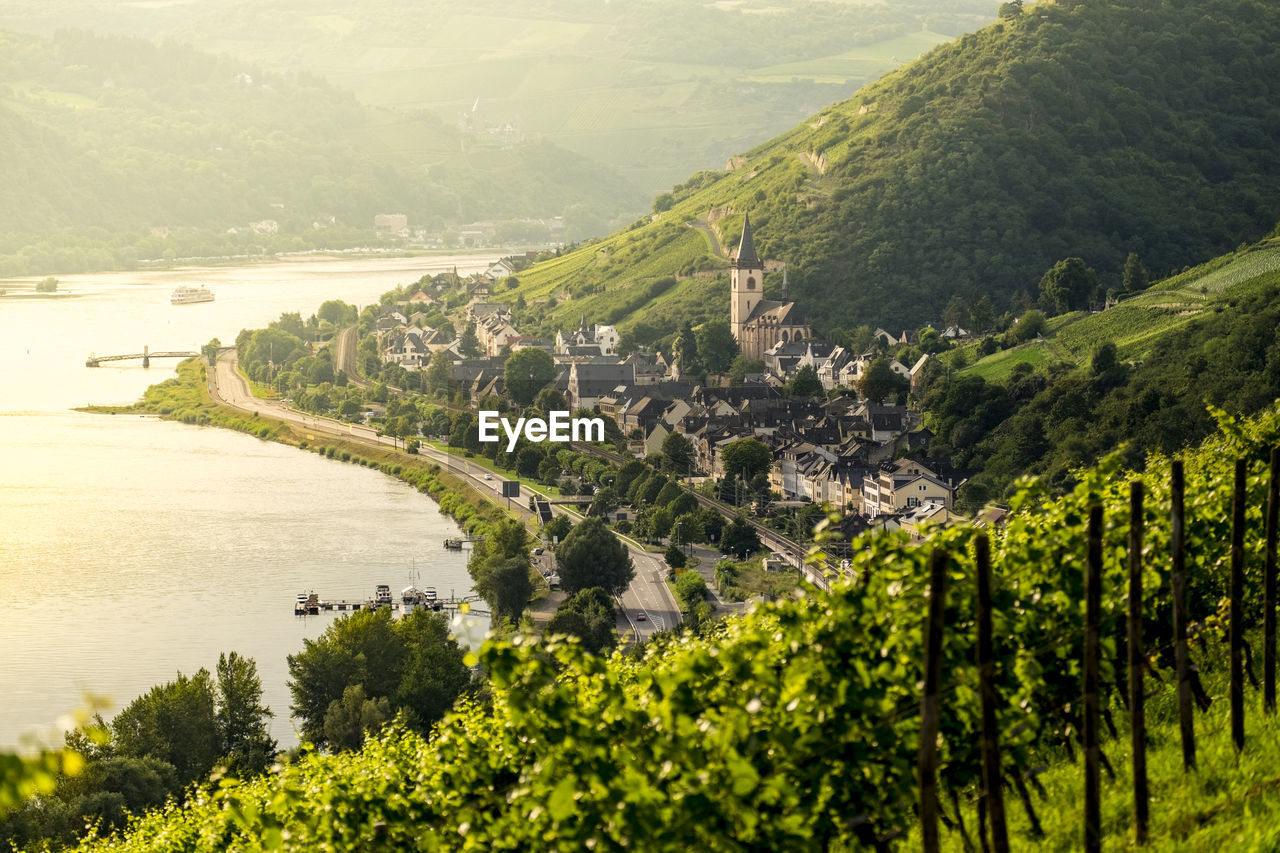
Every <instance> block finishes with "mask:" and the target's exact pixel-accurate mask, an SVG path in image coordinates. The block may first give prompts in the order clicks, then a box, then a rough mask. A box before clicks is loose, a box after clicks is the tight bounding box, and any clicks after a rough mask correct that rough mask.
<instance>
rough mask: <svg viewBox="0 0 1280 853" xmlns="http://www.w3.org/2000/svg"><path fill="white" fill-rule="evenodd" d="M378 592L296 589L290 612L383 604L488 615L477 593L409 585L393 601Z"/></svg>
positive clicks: (309, 613)
mask: <svg viewBox="0 0 1280 853" xmlns="http://www.w3.org/2000/svg"><path fill="white" fill-rule="evenodd" d="M378 593H379V594H375V596H374V597H373V598H364V599H347V598H333V599H330V598H321V597H320V596H318V595H317V594H316V593H314V592H311V593H298V598H297V600H296V601H295V602H294V605H293V614H294V615H295V616H316V615H319V614H320V613H328V612H332V611H338V612H351V611H356V610H378V609H379V608H382V607H385V608H388V609H389V610H392V611H395V612H399V613H412V612H413V611H414V610H434V611H437V612H441V613H457V612H459V611H463V610H465V611H466V612H468V613H475V614H478V615H480V616H488V615H490V613H489V611H488V610H487V609H486V608H485V601H484V599H482V598H481V597H480V596H478V595H466V596H453V595H451V596H449V597H447V598H440V597H436V596H435V595H434V592H433V591H430V589H428V592H422V591H420V590H417V589H415V588H413V587H406V588H405V589H404V590H403V591H402V592H401V593H400V600H399V601H395V600H392V598H391V597H390V596H389V595H385V594H382V590H379V591H378ZM476 602H478V603H480V605H481V606H480V607H475V606H473V605H474V603H476Z"/></svg>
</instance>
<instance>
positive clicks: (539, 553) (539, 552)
mask: <svg viewBox="0 0 1280 853" xmlns="http://www.w3.org/2000/svg"><path fill="white" fill-rule="evenodd" d="M533 556H535V557H541V556H542V549H541V548H534V549H533Z"/></svg>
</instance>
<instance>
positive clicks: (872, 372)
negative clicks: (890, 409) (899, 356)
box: [857, 358, 907, 403]
mask: <svg viewBox="0 0 1280 853" xmlns="http://www.w3.org/2000/svg"><path fill="white" fill-rule="evenodd" d="M857 384H858V393H859V394H861V395H862V397H863V399H866V400H870V401H871V402H873V403H883V402H884V401H885V400H886V399H887V398H889V397H892V396H895V395H897V394H899V393H901V392H902V391H905V390H906V387H907V380H906V379H904V378H903V377H902V376H899V375H898V374H897V373H896V372H895V371H894V369H893V368H892V367H890V366H889V360H888V359H887V358H877V359H876V360H875V361H873V362H871V364H869V365H868V366H867V369H866V370H865V371H864V372H863V374H862V377H861V378H860V379H859V380H858V383H857Z"/></svg>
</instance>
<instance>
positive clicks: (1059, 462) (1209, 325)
mask: <svg viewBox="0 0 1280 853" xmlns="http://www.w3.org/2000/svg"><path fill="white" fill-rule="evenodd" d="M1278 231H1280V229H1278ZM1278 327H1280V238H1277V237H1276V236H1274V235H1273V236H1272V237H1271V238H1269V239H1267V240H1264V241H1262V242H1260V243H1258V244H1255V245H1252V246H1243V247H1241V248H1240V249H1238V250H1237V251H1236V252H1233V253H1231V254H1227V255H1224V256H1221V257H1218V258H1215V259H1214V260H1212V261H1210V262H1208V263H1205V264H1201V265H1200V266H1197V267H1195V268H1193V269H1191V270H1188V271H1186V272H1183V273H1181V274H1179V275H1176V276H1172V277H1170V278H1168V279H1166V280H1164V281H1161V282H1158V283H1156V284H1154V285H1152V286H1151V287H1150V288H1149V289H1148V290H1146V291H1143V292H1142V293H1140V294H1138V295H1136V296H1133V297H1131V298H1128V299H1125V300H1123V301H1121V302H1120V303H1119V304H1118V305H1116V306H1115V307H1112V308H1109V309H1107V310H1105V311H1103V312H1101V313H1095V314H1090V313H1085V312H1079V311H1077V312H1072V313H1069V314H1064V315H1061V316H1059V317H1054V318H1052V319H1051V320H1049V322H1048V327H1047V329H1046V331H1045V333H1044V336H1043V338H1040V339H1036V340H1032V341H1029V342H1027V343H1023V344H1019V345H1017V346H1012V347H1010V348H1008V349H1003V350H998V351H996V352H992V353H991V354H989V355H986V356H985V357H982V356H981V355H980V352H981V351H982V350H983V348H986V349H998V345H997V344H996V341H997V340H1000V339H1003V338H1007V335H1001V336H995V337H992V338H988V339H985V340H984V341H982V342H976V343H973V344H968V345H966V346H964V347H962V348H960V349H958V350H956V351H954V352H952V353H950V354H947V355H945V356H943V359H944V360H945V361H947V362H950V363H952V364H959V363H968V362H972V364H971V366H969V367H966V368H964V369H961V370H957V371H951V372H949V373H947V372H942V371H939V372H938V373H937V374H936V375H935V376H934V378H933V379H932V380H931V381H930V382H929V383H928V384H927V386H926V388H925V391H924V395H923V403H922V405H923V407H924V408H925V410H926V411H927V412H928V417H929V422H930V425H931V426H932V427H933V429H934V431H935V432H936V433H937V438H936V440H935V442H934V444H933V445H932V446H931V448H930V453H931V454H938V455H944V456H950V457H951V458H952V459H953V461H955V462H956V464H958V465H960V466H961V467H963V468H966V469H970V470H972V471H974V472H975V476H974V477H973V478H972V479H971V480H970V482H969V484H968V485H966V486H965V487H964V490H963V491H962V495H963V496H964V498H965V503H966V504H967V505H968V506H969V508H976V507H977V506H981V504H982V503H983V502H984V501H986V500H988V499H990V498H998V497H1001V496H1002V495H1004V494H1005V493H1006V492H1007V491H1008V490H1011V489H1013V488H1015V486H1013V485H1012V484H1013V483H1014V481H1015V480H1016V479H1017V478H1018V477H1020V476H1022V475H1024V474H1042V475H1045V476H1046V477H1047V478H1048V480H1049V481H1050V482H1051V483H1053V484H1054V485H1055V486H1057V487H1059V488H1065V487H1067V486H1070V485H1071V484H1072V483H1073V482H1074V474H1073V473H1072V469H1073V468H1075V467H1076V466H1079V465H1081V464H1088V463H1092V462H1093V461H1095V460H1097V459H1099V458H1101V457H1102V456H1103V455H1105V454H1107V453H1111V452H1113V451H1114V450H1116V449H1117V448H1123V451H1124V453H1125V454H1126V459H1127V461H1128V462H1129V463H1130V464H1132V465H1135V466H1136V465H1140V464H1141V460H1142V458H1143V456H1144V455H1145V454H1146V453H1148V452H1150V451H1153V450H1158V451H1161V452H1164V453H1174V452H1177V451H1178V450H1179V449H1180V448H1182V447H1183V446H1185V445H1187V444H1188V443H1192V442H1195V441H1199V440H1200V439H1202V438H1203V437H1204V436H1205V435H1207V434H1209V433H1210V432H1211V431H1212V430H1213V429H1214V426H1215V421H1214V419H1213V417H1212V416H1211V414H1210V412H1209V410H1208V407H1210V406H1213V407H1217V408H1219V409H1222V410H1224V411H1226V412H1228V413H1230V414H1232V415H1235V416H1241V415H1250V414H1252V413H1255V412H1258V411H1260V410H1262V409H1265V408H1267V407H1269V406H1271V405H1272V404H1273V403H1274V401H1275V400H1277V399H1280V339H1277V337H1276V333H1275V330H1276V328H1278ZM975 359H976V360H975Z"/></svg>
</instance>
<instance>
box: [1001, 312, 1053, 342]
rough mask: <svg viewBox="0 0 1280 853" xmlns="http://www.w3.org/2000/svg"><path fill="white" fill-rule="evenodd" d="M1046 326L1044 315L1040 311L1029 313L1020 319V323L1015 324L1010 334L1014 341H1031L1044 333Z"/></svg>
mask: <svg viewBox="0 0 1280 853" xmlns="http://www.w3.org/2000/svg"><path fill="white" fill-rule="evenodd" d="M1045 325H1046V322H1045V319H1044V314H1042V313H1040V312H1039V311H1028V312H1027V313H1025V314H1023V315H1022V316H1021V317H1019V318H1018V322H1016V323H1014V324H1013V328H1012V329H1010V330H1009V333H1010V334H1012V335H1013V337H1014V340H1017V341H1019V342H1023V341H1029V340H1031V339H1032V338H1034V337H1036V336H1038V335H1040V334H1041V333H1043V332H1044V329H1045Z"/></svg>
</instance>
